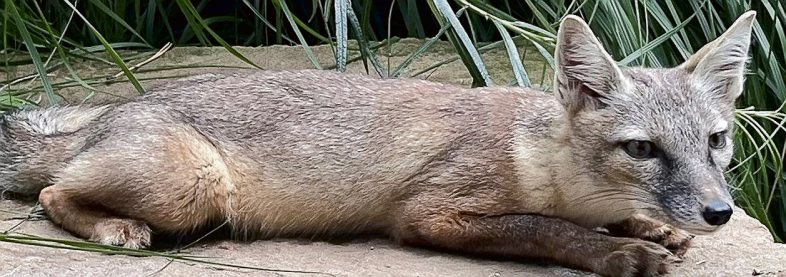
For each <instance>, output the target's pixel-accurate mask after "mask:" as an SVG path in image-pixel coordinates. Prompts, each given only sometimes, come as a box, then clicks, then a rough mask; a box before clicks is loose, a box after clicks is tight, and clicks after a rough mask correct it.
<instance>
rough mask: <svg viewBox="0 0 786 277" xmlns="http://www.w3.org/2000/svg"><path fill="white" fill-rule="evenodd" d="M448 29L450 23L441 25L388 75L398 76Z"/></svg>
mask: <svg viewBox="0 0 786 277" xmlns="http://www.w3.org/2000/svg"><path fill="white" fill-rule="evenodd" d="M461 12H463V10H461V11H459V13H461ZM449 29H450V25H445V26H442V28H440V29H439V32H437V34H436V35H435V36H434V37H432V38H430V39H428V40H426V42H425V43H423V45H421V46H420V47H418V49H417V50H415V52H412V53H410V54H409V55H407V57H406V58H405V59H404V61H403V62H401V64H399V65H398V66H397V67H396V68H395V69H393V72H391V73H390V76H391V77H398V76H399V74H401V70H403V69H404V68H407V66H409V65H410V64H411V63H412V62H413V61H415V59H417V58H418V57H420V55H423V53H425V52H426V50H428V49H429V48H431V46H432V45H434V43H436V42H437V41H439V38H440V37H442V36H443V35H445V32H447V31H448V30H449Z"/></svg>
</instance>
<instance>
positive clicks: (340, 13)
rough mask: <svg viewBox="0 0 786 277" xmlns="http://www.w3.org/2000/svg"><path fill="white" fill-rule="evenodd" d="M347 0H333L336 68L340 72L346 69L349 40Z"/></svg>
mask: <svg viewBox="0 0 786 277" xmlns="http://www.w3.org/2000/svg"><path fill="white" fill-rule="evenodd" d="M348 2H349V1H348V0H335V3H334V4H333V5H334V9H335V11H334V13H335V21H336V70H338V71H340V72H344V71H346V70H347V52H348V51H347V43H348V41H349V34H348V30H347V9H349V3H348Z"/></svg>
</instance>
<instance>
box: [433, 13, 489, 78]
mask: <svg viewBox="0 0 786 277" xmlns="http://www.w3.org/2000/svg"><path fill="white" fill-rule="evenodd" d="M429 5H430V7H431V9H432V11H433V13H434V15H435V16H437V17H438V19H439V23H440V25H443V26H444V25H450V26H451V31H450V32H449V33H448V38H449V40H450V41H451V43H452V44H453V46H454V47H455V48H456V50H458V52H459V57H461V60H462V61H463V62H464V65H465V66H466V67H467V69H468V70H469V72H470V75H472V86H475V87H477V86H491V85H493V84H494V82H493V81H492V80H491V76H490V75H489V73H488V70H486V66H485V64H484V63H483V59H482V58H481V56H480V53H478V50H477V48H475V46H474V45H473V44H472V40H471V39H470V38H469V35H468V34H467V31H466V30H464V27H462V26H461V23H460V22H459V19H458V17H456V15H455V14H454V13H453V9H451V7H450V4H448V2H447V0H429Z"/></svg>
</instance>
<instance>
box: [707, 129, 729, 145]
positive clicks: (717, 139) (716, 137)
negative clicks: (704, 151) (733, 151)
mask: <svg viewBox="0 0 786 277" xmlns="http://www.w3.org/2000/svg"><path fill="white" fill-rule="evenodd" d="M725 135H726V131H723V132H717V133H714V134H712V135H710V139H709V143H710V147H712V148H715V149H721V148H723V147H725V146H726V136H725Z"/></svg>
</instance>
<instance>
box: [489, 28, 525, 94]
mask: <svg viewBox="0 0 786 277" xmlns="http://www.w3.org/2000/svg"><path fill="white" fill-rule="evenodd" d="M494 26H497V30H498V31H499V34H500V35H501V36H502V41H504V42H505V49H507V50H508V58H510V65H511V66H513V76H515V77H516V83H518V85H519V86H522V87H529V86H530V85H531V84H530V82H529V76H527V71H526V70H525V69H524V65H523V64H521V57H519V49H518V48H517V47H516V44H515V43H514V42H513V38H511V37H510V34H509V33H508V30H507V29H505V27H504V26H502V24H499V22H496V21H494Z"/></svg>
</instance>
